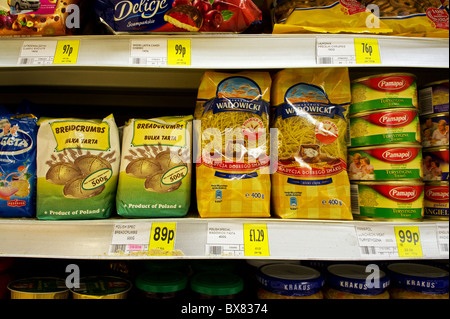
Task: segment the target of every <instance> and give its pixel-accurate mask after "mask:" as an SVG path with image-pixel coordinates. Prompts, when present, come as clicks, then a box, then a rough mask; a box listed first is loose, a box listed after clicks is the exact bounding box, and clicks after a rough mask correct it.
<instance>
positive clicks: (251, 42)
mask: <svg viewBox="0 0 450 319" xmlns="http://www.w3.org/2000/svg"><path fill="white" fill-rule="evenodd" d="M321 37H322V38H330V37H332V38H335V39H337V38H376V39H378V43H379V47H380V54H381V61H382V64H381V65H380V64H375V65H370V66H384V67H420V68H422V67H423V68H448V67H449V61H448V57H449V42H448V39H432V38H402V37H392V36H372V35H321V34H318V35H271V34H258V35H244V34H228V35H227V34H219V35H205V34H195V35H192V34H180V35H114V36H67V37H45V38H0V52H2V54H1V56H0V67H8V68H9V67H13V68H16V67H17V68H20V67H23V66H20V65H18V60H19V56H20V52H21V48H22V45H23V42H24V41H30V40H32V41H52V40H69V39H70V40H80V48H79V54H78V61H77V64H76V65H65V66H64V68H66V69H67V68H72V67H74V66H76V67H81V66H83V67H133V68H134V67H137V68H148V67H145V66H140V65H138V66H133V65H131V64H130V43H131V40H145V39H153V40H158V39H159V40H163V41H165V40H167V39H185V40H191V65H190V66H168V67H167V68H183V69H186V68H188V69H280V68H288V67H293V68H299V67H314V66H316V41H317V39H318V38H321ZM322 66H323V65H322ZM326 66H327V67H328V66H334V65H326ZM357 66H367V65H357ZM27 67H30V66H27ZM32 67H36V66H32ZM51 67H55V68H57V67H60V66H56V65H52V66H51ZM165 68H166V67H165Z"/></svg>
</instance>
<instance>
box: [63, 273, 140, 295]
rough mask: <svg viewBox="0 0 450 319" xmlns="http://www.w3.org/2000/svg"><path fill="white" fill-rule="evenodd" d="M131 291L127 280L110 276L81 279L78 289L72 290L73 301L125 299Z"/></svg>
mask: <svg viewBox="0 0 450 319" xmlns="http://www.w3.org/2000/svg"><path fill="white" fill-rule="evenodd" d="M130 289H131V283H130V282H129V281H128V280H125V279H122V278H119V277H112V276H89V277H84V278H81V280H80V287H79V288H73V289H71V290H70V291H71V292H72V295H73V299H126V297H127V294H128V292H129V291H130Z"/></svg>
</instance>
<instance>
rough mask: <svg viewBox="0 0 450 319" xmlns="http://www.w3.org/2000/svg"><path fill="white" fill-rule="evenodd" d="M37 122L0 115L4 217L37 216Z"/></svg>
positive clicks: (0, 211)
mask: <svg viewBox="0 0 450 319" xmlns="http://www.w3.org/2000/svg"><path fill="white" fill-rule="evenodd" d="M37 128H38V126H37V118H36V117H34V116H32V115H29V116H28V115H27V116H23V117H21V116H14V115H10V114H9V115H0V217H32V216H34V215H35V185H36V136H37Z"/></svg>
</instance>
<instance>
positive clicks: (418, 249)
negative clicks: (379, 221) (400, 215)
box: [394, 226, 423, 258]
mask: <svg viewBox="0 0 450 319" xmlns="http://www.w3.org/2000/svg"><path fill="white" fill-rule="evenodd" d="M394 229H395V238H396V239H397V248H398V256H399V257H401V258H408V257H423V252H422V243H421V242H420V232H419V227H418V226H412V227H409V226H401V227H400V226H398V227H394Z"/></svg>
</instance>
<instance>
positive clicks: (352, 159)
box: [348, 143, 423, 181]
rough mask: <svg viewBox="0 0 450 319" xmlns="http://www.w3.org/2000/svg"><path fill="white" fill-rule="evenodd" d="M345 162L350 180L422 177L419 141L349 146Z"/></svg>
mask: <svg viewBox="0 0 450 319" xmlns="http://www.w3.org/2000/svg"><path fill="white" fill-rule="evenodd" d="M348 163H349V168H348V176H349V178H350V180H352V181H358V180H375V181H380V180H399V179H420V178H423V168H422V146H421V145H420V144H412V143H410V144H408V143H405V144H386V145H380V146H369V147H359V148H350V149H349V150H348Z"/></svg>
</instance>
